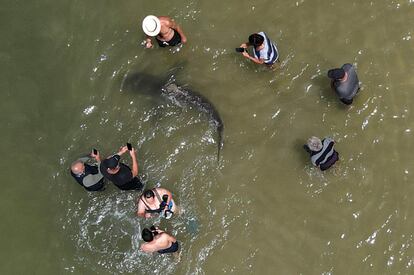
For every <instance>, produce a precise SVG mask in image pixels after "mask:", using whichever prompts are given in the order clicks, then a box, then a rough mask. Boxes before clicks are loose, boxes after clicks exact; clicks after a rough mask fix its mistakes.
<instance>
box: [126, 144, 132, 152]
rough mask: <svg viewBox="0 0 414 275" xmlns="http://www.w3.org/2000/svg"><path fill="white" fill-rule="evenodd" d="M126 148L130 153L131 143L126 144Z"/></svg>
mask: <svg viewBox="0 0 414 275" xmlns="http://www.w3.org/2000/svg"><path fill="white" fill-rule="evenodd" d="M127 148H128V150H129V151H131V150H132V145H131V143H129V142H127Z"/></svg>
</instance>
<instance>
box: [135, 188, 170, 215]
mask: <svg viewBox="0 0 414 275" xmlns="http://www.w3.org/2000/svg"><path fill="white" fill-rule="evenodd" d="M137 204H138V207H137V208H138V210H137V215H138V216H139V217H143V218H151V217H152V216H153V215H157V214H159V215H163V216H164V217H165V218H167V219H169V218H171V217H172V215H173V213H176V212H177V206H176V204H175V203H174V200H173V199H172V194H171V192H170V191H168V190H167V189H165V188H160V187H157V188H153V189H150V190H145V191H144V193H143V194H142V195H141V196H140V197H139V199H138V202H137Z"/></svg>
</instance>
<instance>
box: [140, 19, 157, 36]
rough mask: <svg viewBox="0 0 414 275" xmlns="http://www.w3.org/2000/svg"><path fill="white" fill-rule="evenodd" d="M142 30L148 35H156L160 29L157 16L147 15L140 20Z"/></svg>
mask: <svg viewBox="0 0 414 275" xmlns="http://www.w3.org/2000/svg"><path fill="white" fill-rule="evenodd" d="M142 30H143V31H144V32H145V34H146V35H148V36H157V35H158V34H159V33H160V31H161V22H160V20H159V19H158V17H156V16H154V15H148V16H146V17H145V18H144V20H142Z"/></svg>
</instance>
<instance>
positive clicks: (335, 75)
mask: <svg viewBox="0 0 414 275" xmlns="http://www.w3.org/2000/svg"><path fill="white" fill-rule="evenodd" d="M328 77H329V78H330V79H332V80H341V79H342V78H344V77H345V70H344V69H342V68H337V69H332V70H329V71H328Z"/></svg>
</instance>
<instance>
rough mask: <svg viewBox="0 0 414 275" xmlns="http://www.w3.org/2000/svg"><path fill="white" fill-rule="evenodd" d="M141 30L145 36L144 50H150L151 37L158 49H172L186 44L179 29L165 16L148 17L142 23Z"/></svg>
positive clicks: (185, 38)
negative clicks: (168, 47) (153, 38)
mask: <svg viewBox="0 0 414 275" xmlns="http://www.w3.org/2000/svg"><path fill="white" fill-rule="evenodd" d="M142 29H143V31H144V32H145V34H146V35H147V38H146V40H145V47H146V48H152V41H151V37H154V36H155V39H156V40H157V42H158V45H159V46H160V47H167V46H171V47H172V46H177V45H178V44H180V43H186V42H187V37H186V36H185V35H184V32H183V30H182V29H181V27H180V26H179V25H178V24H177V23H175V21H174V20H173V19H171V18H170V17H167V16H158V17H157V16H154V15H148V16H147V17H145V18H144V20H143V21H142Z"/></svg>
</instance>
